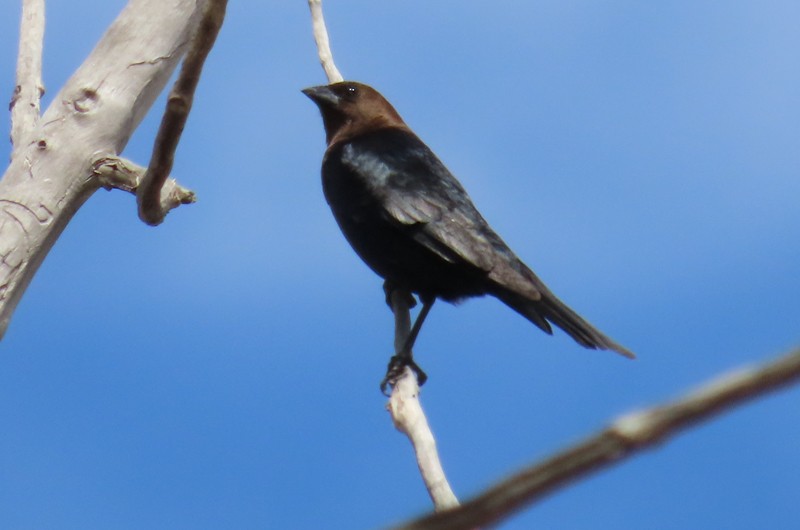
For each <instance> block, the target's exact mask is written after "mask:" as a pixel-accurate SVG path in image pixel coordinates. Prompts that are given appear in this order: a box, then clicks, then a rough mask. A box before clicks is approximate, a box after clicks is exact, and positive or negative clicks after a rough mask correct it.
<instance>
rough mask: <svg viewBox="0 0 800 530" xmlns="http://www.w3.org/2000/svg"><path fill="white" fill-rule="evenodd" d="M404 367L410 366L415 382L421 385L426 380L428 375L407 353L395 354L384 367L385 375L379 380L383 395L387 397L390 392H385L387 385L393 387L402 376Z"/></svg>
mask: <svg viewBox="0 0 800 530" xmlns="http://www.w3.org/2000/svg"><path fill="white" fill-rule="evenodd" d="M406 367H409V368H411V370H412V371H413V372H414V374H415V375H416V376H417V384H418V385H419V386H422V385H424V384H425V381H427V380H428V376H427V374H426V373H425V372H423V371H422V368H420V367H419V365H418V364H417V363H415V362H414V359H413V358H412V357H411V356H410V355H408V354H405V355H404V354H397V355H394V356H392V358H391V359H389V366H388V367H387V368H386V377H384V378H383V381H381V392H382V393H383V395H384V396H386V397H389V396H390V395H391V392H387V391H386V389H387V388H388V387H394V385H395V383H397V381H398V380H399V379H400V378H401V377H402V376H403V373H404V372H405V369H406Z"/></svg>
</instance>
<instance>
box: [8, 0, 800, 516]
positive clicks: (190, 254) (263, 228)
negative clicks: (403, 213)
mask: <svg viewBox="0 0 800 530" xmlns="http://www.w3.org/2000/svg"><path fill="white" fill-rule="evenodd" d="M16 4H17V2H7V3H6V4H5V6H4V8H3V13H2V15H3V16H0V86H2V87H5V88H4V89H0V91H2V90H5V93H6V95H7V97H10V94H11V91H12V88H13V72H14V61H15V54H16V38H17V20H18V15H19V7H18V6H17V5H16ZM124 4H125V2H124V1H122V0H113V1H111V0H81V1H78V0H76V1H72V2H49V3H48V20H47V32H46V44H45V60H44V65H45V71H44V79H45V84H46V85H47V88H48V90H49V91H48V94H47V96H46V98H45V103H46V104H49V103H50V101H51V98H52V97H53V95H54V94H55V93H56V92H57V91H58V88H59V87H60V86H61V85H62V84H63V82H64V81H65V80H66V79H67V77H68V76H69V75H70V73H71V72H72V71H73V70H74V69H75V68H76V67H77V66H78V65H79V64H80V63H81V61H82V60H83V59H84V58H85V56H86V54H87V53H88V52H89V51H90V50H91V48H92V47H93V45H94V44H95V43H96V41H97V39H98V38H99V37H100V35H101V34H102V32H103V30H104V29H105V28H106V27H107V26H108V24H109V23H110V22H111V21H112V20H113V18H114V17H115V16H116V14H117V12H118V11H119V10H120V9H121V8H122V6H123V5H124ZM325 9H326V16H327V19H328V24H329V31H330V33H331V39H332V45H333V51H334V54H335V57H336V59H337V63H338V66H339V68H340V69H341V70H342V72H343V74H344V75H345V77H348V78H351V79H356V80H359V81H363V82H366V83H368V84H372V85H373V86H375V87H376V88H378V89H379V90H381V91H382V92H383V93H384V95H386V96H387V97H388V98H389V99H390V101H392V102H393V103H394V105H395V106H396V107H397V109H398V110H399V111H400V113H401V114H402V115H403V116H404V118H405V119H406V121H407V122H408V123H409V124H410V125H411V126H412V127H413V128H414V129H415V130H416V131H417V133H418V134H419V135H420V136H421V137H422V138H423V140H425V141H426V142H427V143H428V144H429V145H430V146H431V147H432V148H433V149H434V151H436V152H437V153H438V154H439V156H440V157H441V158H442V159H443V161H444V162H445V163H446V164H447V165H448V167H449V168H450V169H451V170H452V171H453V172H454V173H455V174H456V175H457V176H458V177H459V178H460V179H461V181H462V182H463V183H464V185H465V187H466V188H467V189H468V190H469V192H470V194H471V195H472V198H473V200H474V201H475V203H476V204H477V205H478V207H479V208H480V209H481V211H482V212H483V214H484V216H485V217H486V218H487V219H488V220H489V221H490V222H491V223H492V225H493V226H494V227H495V229H496V230H497V231H498V232H499V233H500V234H501V235H502V236H503V237H504V239H505V240H506V241H507V242H508V243H509V244H510V245H511V246H512V247H513V248H514V249H515V251H516V252H517V253H518V254H519V255H520V256H521V257H522V258H523V259H524V260H525V261H526V262H527V263H528V264H529V265H530V266H531V267H532V268H533V269H534V270H535V271H536V272H537V273H538V274H539V275H540V276H541V277H542V278H543V279H544V280H545V281H546V282H547V283H548V284H549V285H550V287H551V288H552V289H553V290H554V291H555V292H556V293H557V294H558V295H559V296H560V297H561V298H563V299H564V300H565V301H566V302H567V303H569V304H570V305H571V306H572V307H573V308H574V309H576V310H577V311H578V312H580V313H581V314H583V315H584V316H585V317H586V318H587V319H588V320H590V321H591V322H593V323H594V324H596V325H597V326H598V327H600V328H601V329H602V330H604V331H605V332H606V333H608V334H609V335H611V336H612V337H614V338H615V339H617V340H618V341H620V342H621V343H623V344H625V345H626V346H628V347H629V348H631V349H632V350H634V351H635V352H637V353H638V355H639V359H638V360H636V361H634V362H629V361H626V360H624V359H622V358H618V357H617V356H615V355H613V354H610V353H607V352H592V351H586V350H584V349H582V348H580V347H579V346H577V345H576V344H574V343H573V342H572V341H571V340H569V339H568V338H567V337H566V336H565V335H564V334H561V333H557V334H556V336H555V337H548V336H546V335H544V334H543V333H541V332H540V331H539V330H537V329H536V328H535V327H533V326H532V325H531V324H530V323H528V322H527V321H526V320H524V319H522V318H521V317H519V316H518V315H517V314H515V313H514V312H512V311H510V310H508V309H507V308H506V307H505V306H503V305H502V304H501V303H499V302H497V301H496V300H493V299H482V300H473V301H469V302H467V303H464V304H462V305H461V306H459V307H453V306H449V305H447V304H438V305H437V306H436V307H435V308H434V310H433V312H432V314H431V316H430V317H429V320H428V322H427V324H426V326H425V328H424V329H423V331H422V333H421V336H420V339H419V341H418V344H417V356H418V360H419V362H420V363H421V364H422V365H423V366H424V368H425V369H426V370H427V372H428V374H429V376H430V381H429V383H428V384H427V385H426V386H425V388H424V392H423V404H424V406H425V408H426V410H427V412H428V416H429V420H430V422H431V424H432V426H433V429H434V432H435V434H436V436H437V439H438V443H439V447H440V450H441V452H442V458H443V463H444V466H445V469H446V471H447V472H448V474H449V478H450V479H451V483H452V485H453V487H454V489H455V491H456V493H457V494H458V495H459V496H461V497H462V498H466V497H468V496H470V495H471V494H474V493H477V492H479V491H480V490H481V489H482V488H484V487H486V486H488V485H490V484H492V483H493V482H494V481H496V480H498V479H499V478H501V477H503V476H504V475H505V474H506V473H508V472H510V471H512V470H514V469H516V468H518V467H520V466H522V465H524V464H527V463H531V462H533V461H535V460H536V459H538V458H541V457H544V456H546V455H549V454H550V453H551V452H553V451H554V450H556V449H557V448H560V447H563V446H564V445H565V444H569V443H571V442H574V441H577V440H579V439H581V438H582V437H584V436H586V435H588V434H590V433H592V432H594V431H595V430H596V429H599V428H601V427H602V426H603V425H605V423H606V422H607V421H608V420H609V419H611V418H613V417H615V416H617V415H619V414H622V413H624V412H627V411H630V410H633V409H636V408H639V407H642V406H646V405H649V404H654V403H657V402H660V401H662V400H665V399H668V398H670V397H675V396H677V395H678V394H680V393H681V392H683V391H685V390H687V389H689V388H691V387H693V386H695V385H697V384H699V383H701V382H702V381H705V380H706V379H708V378H709V377H711V376H713V375H715V374H717V373H719V372H720V371H723V370H725V369H728V368H733V367H738V366H741V365H743V364H747V363H752V362H756V361H759V360H764V359H767V358H770V357H772V356H774V355H777V354H779V353H782V352H784V351H786V350H788V349H789V348H791V347H792V346H794V345H797V344H798V343H800V328H798V322H800V304H798V302H797V301H798V299H800V275H798V273H797V268H798V264H800V245H798V240H800V208H798V203H799V201H798V197H800V178H798V177H800V69H798V68H797V65H798V50H800V33H798V32H797V20H799V19H800V4H798V3H797V2H792V1H788V0H786V1H778V0H775V1H769V0H768V1H765V2H759V3H754V2H744V1H735V0H734V1H729V2H724V3H723V2H713V1H706V0H699V1H695V2H676V1H663V2H633V1H608V2H589V1H581V0H574V1H566V2H565V1H533V2H530V1H511V0H498V1H495V2H472V3H470V2H452V1H445V2H436V3H429V2H423V1H421V0H409V1H406V2H393V3H388V2H374V1H367V0H359V1H355V0H354V1H348V2H333V1H328V2H327V3H326V5H325ZM324 81H325V78H324V75H323V73H322V70H321V69H320V67H319V65H318V63H317V58H316V50H315V48H314V44H313V40H312V37H311V30H310V23H309V17H308V10H307V6H306V2H305V1H303V0H295V1H293V2H256V1H252V0H250V1H246V0H240V1H235V2H231V5H230V7H229V13H228V18H227V21H226V24H225V26H224V28H223V30H222V33H221V35H220V38H219V41H218V45H217V47H216V48H215V50H214V52H213V53H212V56H211V57H210V60H209V62H208V64H207V67H206V71H205V74H204V78H203V80H202V82H201V85H200V88H199V91H198V94H197V97H196V101H195V107H194V111H193V113H192V115H191V117H190V120H189V123H188V125H187V128H186V132H185V134H184V139H183V141H182V143H181V146H180V149H179V152H178V156H177V159H176V163H175V170H174V171H175V174H176V175H177V176H178V177H179V178H180V179H181V181H182V182H183V183H184V184H185V185H187V186H189V187H191V188H193V189H194V190H195V191H196V192H197V194H198V197H199V202H198V203H197V204H195V205H192V206H189V207H185V208H181V209H179V210H177V211H174V212H173V213H172V214H170V215H169V217H168V218H167V221H166V222H165V224H164V225H162V226H161V227H158V228H155V229H154V228H150V227H147V226H145V225H144V224H142V223H141V222H140V221H139V220H138V219H137V216H136V212H135V201H134V200H133V198H132V197H130V196H128V195H126V194H123V193H121V192H105V191H100V192H98V193H97V194H96V195H95V196H94V197H92V198H91V199H90V200H89V202H88V203H87V204H86V205H85V207H84V208H83V209H81V210H80V212H79V213H78V214H77V215H76V217H75V219H74V220H73V221H72V223H71V224H70V225H69V226H68V228H67V229H66V231H65V233H64V234H63V236H62V237H61V239H60V240H59V241H58V243H57V244H56V245H55V247H54V248H53V250H52V252H51V253H50V255H49V256H48V257H47V259H46V260H45V262H44V264H43V265H42V267H41V269H40V271H39V273H38V274H37V276H36V277H35V279H34V280H33V282H32V284H31V286H30V288H29V289H28V291H27V293H26V294H25V296H24V298H23V300H22V302H21V303H20V305H19V308H18V310H17V312H16V314H15V316H14V318H13V320H12V323H11V327H10V329H9V331H8V333H7V335H6V337H5V338H4V340H3V342H2V343H1V344H0V353H1V354H2V355H0V423H1V424H2V425H3V429H2V434H0V520H2V521H3V526H4V527H5V528H37V529H47V528H82V529H85V528H120V529H124V528H131V529H134V528H137V529H138V528H153V529H158V528H165V529H166V528H170V529H172V528H276V529H277V528H281V529H283V528H330V529H338V528H342V529H344V528H347V529H351V528H365V529H367V528H380V527H384V526H386V525H388V524H389V523H396V522H399V521H402V520H404V519H406V518H407V517H409V516H412V515H414V514H420V513H423V512H425V511H427V510H428V509H429V501H428V499H427V494H426V493H425V491H424V488H423V487H422V484H421V481H420V479H419V477H418V474H417V470H416V466H415V463H414V461H413V457H412V454H411V450H410V447H409V445H408V442H407V441H406V439H405V438H403V437H402V436H400V435H399V434H398V433H396V432H395V431H394V429H393V427H392V426H391V423H390V420H389V417H388V415H387V413H386V412H385V410H384V404H385V400H384V398H383V397H382V396H381V394H380V393H379V392H378V382H379V381H380V379H381V377H382V375H383V371H384V369H385V365H386V360H387V358H388V355H389V354H390V353H391V344H392V336H391V333H392V319H391V314H390V313H389V311H388V310H387V309H386V307H385V306H384V303H383V294H382V291H381V281H380V280H379V279H378V278H377V277H375V276H374V275H373V274H372V273H371V272H370V271H369V270H368V269H367V268H366V267H365V266H364V265H363V264H362V263H361V262H360V261H359V260H358V258H357V257H356V256H355V254H354V253H353V252H352V251H351V250H350V248H349V247H348V246H347V244H346V242H345V241H344V239H343V237H342V236H341V235H340V234H339V232H338V229H337V227H336V225H335V223H334V221H333V218H332V216H331V215H330V212H329V211H328V208H327V205H326V204H325V201H324V199H323V197H322V191H321V187H320V182H319V164H320V161H321V158H322V153H323V150H324V135H323V131H322V126H321V120H320V119H319V115H318V113H317V110H316V109H315V108H314V106H313V104H312V103H311V102H310V101H308V100H307V99H306V98H305V97H304V96H303V95H302V94H301V93H300V92H299V90H300V89H301V88H304V87H306V86H310V85H315V84H322V83H324ZM161 108H163V102H159V103H158V104H157V106H156V107H155V108H154V110H153V112H151V114H150V115H149V116H148V117H147V119H146V120H145V122H144V123H143V125H142V126H141V127H140V129H139V130H138V131H137V133H136V135H135V136H134V138H133V139H132V141H131V142H130V144H129V145H128V147H127V149H126V150H125V152H124V155H125V156H126V157H128V158H130V159H132V160H134V161H136V162H139V163H142V164H144V163H146V162H147V160H148V159H149V153H150V149H151V147H152V139H153V136H154V131H155V128H156V127H157V124H158V120H159V118H160V112H161ZM8 129H9V126H8V115H7V113H0V130H3V131H8ZM8 153H9V147H8V145H7V144H3V147H2V149H1V150H0V156H2V155H3V154H5V157H6V158H7V156H8ZM798 399H800V390H798V389H792V390H789V391H786V392H783V393H781V394H777V395H775V396H772V397H770V398H768V399H766V400H763V401H760V402H758V403H755V404H751V405H748V406H746V407H744V408H742V409H740V410H737V411H736V412H735V413H732V414H728V415H726V416H724V417H722V418H720V419H718V420H717V421H714V422H712V423H708V424H705V425H703V426H700V427H699V428H697V429H694V430H692V431H691V432H690V433H688V434H685V435H683V436H680V437H679V438H677V439H675V440H673V441H672V442H670V443H669V444H666V445H664V446H662V447H660V448H658V449H656V450H654V451H650V452H648V453H646V454H643V455H641V456H639V457H637V458H635V459H633V460H631V461H628V462H626V463H624V464H622V465H620V466H618V467H616V468H614V469H613V470H611V471H608V472H604V473H602V474H599V475H596V476H594V477H593V478H591V479H589V480H587V481H584V482H582V483H580V484H578V485H576V486H573V487H571V488H569V489H567V490H565V491H562V492H559V493H557V494H555V495H552V496H550V497H548V498H547V499H546V500H545V501H544V502H541V503H540V504H538V505H536V506H535V507H533V508H530V509H528V510H526V511H525V512H523V513H522V514H520V515H518V516H516V517H514V518H513V519H511V520H510V521H509V522H507V523H506V524H505V526H504V528H509V529H527V528H569V529H588V528H597V527H604V528H631V529H640V528H648V529H672V528H726V529H750V528H771V529H789V528H796V525H797V521H798V520H800V506H799V505H798V503H797V497H798V492H800V481H799V480H798V477H797V470H798V469H800V450H798V447H800V427H798V423H800V422H798V416H797V411H798Z"/></svg>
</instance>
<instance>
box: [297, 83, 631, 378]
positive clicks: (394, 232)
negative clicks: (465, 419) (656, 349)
mask: <svg viewBox="0 0 800 530" xmlns="http://www.w3.org/2000/svg"><path fill="white" fill-rule="evenodd" d="M302 92H303V93H304V94H305V95H306V96H308V97H309V98H310V99H311V100H312V101H313V102H314V103H315V104H316V105H317V107H318V108H319V111H320V114H321V115H322V121H323V126H324V128H325V137H326V143H327V149H326V150H325V154H324V156H323V159H322V171H321V173H322V187H323V192H324V195H325V199H326V201H327V202H328V204H329V206H330V208H331V210H332V212H333V216H334V218H335V219H336V222H337V224H338V225H339V228H340V229H341V231H342V233H343V234H344V236H345V238H346V239H347V241H348V242H349V243H350V245H351V246H352V247H353V249H354V250H355V252H356V253H357V254H358V255H359V257H360V258H361V259H362V260H363V261H364V262H365V263H366V264H367V265H368V266H369V267H370V268H371V269H372V270H373V271H374V272H375V273H377V274H378V275H379V276H381V277H382V278H383V279H384V280H385V285H384V287H385V289H386V290H387V302H388V300H389V297H390V292H391V290H393V289H402V290H403V291H405V292H411V293H414V294H416V295H417V296H418V297H419V299H420V302H421V303H422V308H421V310H420V313H419V315H418V316H417V318H416V321H415V322H414V325H413V327H412V329H411V332H410V334H409V336H408V339H407V340H406V342H405V345H404V346H403V347H402V349H401V351H400V352H399V353H397V355H395V356H394V357H392V359H391V360H390V363H389V368H388V370H387V375H386V378H385V379H384V380H383V381H382V383H381V389H382V390H384V389H385V387H386V385H387V384H393V383H394V380H395V379H396V378H397V377H398V375H399V373H401V372H402V370H403V368H404V367H405V366H409V367H411V368H412V369H414V371H415V372H417V375H418V379H419V383H420V384H422V383H424V381H425V379H426V378H427V376H425V374H424V372H423V371H422V370H421V369H420V368H419V366H418V365H417V364H416V363H415V362H414V360H413V356H412V353H411V349H412V347H413V344H414V342H415V340H416V338H417V334H418V333H419V330H420V328H421V326H422V323H423V322H424V320H425V318H426V317H427V315H428V312H429V311H430V309H431V307H432V306H433V304H434V302H435V301H436V300H437V299H441V300H444V301H446V302H450V303H458V302H461V301H463V300H464V299H467V298H473V297H480V296H485V295H490V296H494V297H495V298H497V299H499V300H500V301H501V302H503V303H504V304H506V305H507V306H508V307H510V308H511V309H513V310H514V311H516V312H517V313H519V314H520V315H522V316H523V317H525V318H526V319H528V320H529V321H530V322H532V323H533V324H535V325H536V326H537V327H539V328H540V329H541V330H543V331H544V332H546V333H548V334H551V335H552V334H553V328H552V325H555V326H557V327H559V328H561V329H562V330H563V331H564V332H566V333H567V334H568V335H569V336H570V337H572V338H573V339H574V340H575V341H576V342H577V343H578V344H580V345H581V346H583V347H585V348H589V349H597V350H611V351H614V352H617V353H619V354H621V355H623V356H625V357H628V358H634V357H635V355H634V354H633V352H631V351H630V350H628V349H627V348H625V347H624V346H622V345H620V344H618V343H617V342H615V341H613V340H612V339H610V338H609V337H607V336H606V335H604V334H603V333H601V332H600V331H599V330H597V329H596V328H594V327H593V326H592V325H591V324H589V323H588V322H587V321H586V320H584V319H583V318H582V317H581V316H579V315H578V314H577V313H576V312H575V311H573V310H572V309H570V308H569V307H568V306H567V305H566V304H564V303H563V302H562V301H561V300H559V299H558V298H557V297H556V296H555V295H554V294H553V293H552V292H551V291H550V289H548V288H547V286H546V285H545V284H544V283H543V282H542V280H540V279H539V277H538V276H536V274H534V273H533V271H532V270H531V269H530V268H529V267H528V266H527V265H525V263H523V262H522V260H520V259H519V258H518V257H517V255H516V254H515V253H514V252H513V251H512V250H511V248H509V246H508V245H507V244H506V243H505V242H504V241H503V240H502V239H501V238H500V236H499V235H497V233H496V232H495V231H494V230H492V228H491V227H490V226H489V223H488V222H486V220H485V219H484V218H483V216H482V215H481V214H480V212H478V209H477V208H476V207H475V205H474V204H473V202H472V200H471V199H470V197H469V195H468V194H467V192H466V190H465V189H464V187H463V186H462V185H461V183H460V182H459V181H458V180H457V179H456V177H455V176H453V174H452V173H451V172H450V171H449V170H448V169H447V168H446V167H445V165H444V164H443V163H442V162H441V160H439V158H438V157H437V156H436V155H435V154H434V153H433V151H432V150H431V149H430V148H429V147H428V146H427V145H426V144H425V143H423V141H422V140H421V139H420V138H419V137H418V136H417V135H416V134H415V133H414V132H413V131H412V130H411V128H410V127H409V126H408V125H406V123H405V121H403V119H402V118H401V117H400V114H399V113H398V112H397V111H396V110H395V108H394V107H393V106H392V105H391V103H389V101H387V100H386V98H385V97H383V95H381V94H380V92H378V91H377V90H375V89H374V88H372V87H370V86H368V85H365V84H363V83H359V82H355V81H341V82H336V83H332V84H329V85H320V86H314V87H310V88H306V89H304V90H302Z"/></svg>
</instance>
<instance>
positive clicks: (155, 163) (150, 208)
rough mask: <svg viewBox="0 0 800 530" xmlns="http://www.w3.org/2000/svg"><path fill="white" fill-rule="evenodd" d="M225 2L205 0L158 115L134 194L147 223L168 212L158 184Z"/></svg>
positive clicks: (161, 182)
mask: <svg viewBox="0 0 800 530" xmlns="http://www.w3.org/2000/svg"><path fill="white" fill-rule="evenodd" d="M227 5H228V1H227V0H207V4H206V9H205V12H204V13H203V17H202V19H201V20H200V23H199V25H198V28H197V31H196V32H195V34H194V37H193V39H192V44H191V47H190V49H189V51H188V52H187V54H186V58H185V59H184V61H183V65H181V71H180V73H179V74H178V79H176V80H175V84H174V85H173V87H172V90H171V91H170V93H169V96H168V98H167V108H166V110H165V111H164V116H163V117H162V119H161V126H160V127H159V129H158V135H157V136H156V141H155V145H154V146H153V154H152V156H151V158H150V164H149V165H148V167H147V172H146V173H145V175H144V178H143V179H142V183H141V186H139V189H138V192H137V194H136V198H137V203H138V206H139V217H140V218H141V219H142V221H144V222H145V223H147V224H149V225H157V224H160V223H161V222H162V221H163V220H164V217H165V216H166V214H167V211H165V210H164V209H163V208H162V199H161V193H162V190H161V188H162V187H163V186H164V183H165V182H166V181H167V177H168V176H169V174H170V171H172V164H173V162H174V159H175V150H176V149H177V148H178V142H179V141H180V138H181V134H182V133H183V127H184V125H185V124H186V119H187V118H188V117H189V112H190V111H191V110H192V101H193V99H194V92H195V89H196V88H197V84H198V83H199V81H200V74H201V73H202V71H203V64H204V63H205V60H206V58H207V57H208V54H209V52H210V51H211V48H212V47H213V46H214V42H215V41H216V39H217V35H218V34H219V30H220V28H221V27H222V22H223V20H224V19H225V9H226V7H227Z"/></svg>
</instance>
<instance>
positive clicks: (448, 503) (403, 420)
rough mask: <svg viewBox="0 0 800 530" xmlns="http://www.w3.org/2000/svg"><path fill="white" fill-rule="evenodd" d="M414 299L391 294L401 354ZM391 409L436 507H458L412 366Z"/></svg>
mask: <svg viewBox="0 0 800 530" xmlns="http://www.w3.org/2000/svg"><path fill="white" fill-rule="evenodd" d="M410 301H413V298H411V295H410V294H409V293H407V292H405V291H401V290H394V291H393V292H392V293H391V302H392V311H393V312H394V320H395V335H394V346H395V353H398V354H399V353H400V351H401V350H402V349H403V347H404V346H405V343H406V337H408V334H409V331H410V330H411V316H410V310H409V307H410V305H411V304H410V303H409V302H410ZM387 409H388V410H389V412H390V413H391V415H392V422H393V423H394V426H395V428H397V430H398V431H400V432H402V433H403V434H405V435H406V436H408V439H409V440H410V441H411V445H412V446H413V447H414V454H415V455H416V457H417V465H418V466H419V472H420V474H421V475H422V480H423V481H424V482H425V488H426V489H427V490H428V494H429V495H430V497H431V500H432V501H433V505H434V508H435V510H436V511H441V510H447V509H450V508H453V507H455V506H458V499H457V498H456V496H455V494H454V493H453V490H452V489H451V488H450V484H449V483H448V482H447V477H446V476H445V474H444V469H443V468H442V464H441V462H440V460H439V452H438V451H437V450H436V439H435V438H434V437H433V432H432V431H431V428H430V426H429V425H428V420H427V418H426V417H425V412H424V411H423V410H422V404H421V403H420V401H419V384H418V383H417V375H416V374H415V373H414V371H413V370H411V368H409V367H406V369H405V371H404V372H403V375H402V376H400V378H399V379H398V380H397V381H395V382H394V383H393V384H392V395H391V397H390V399H389V404H388V405H387Z"/></svg>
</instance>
